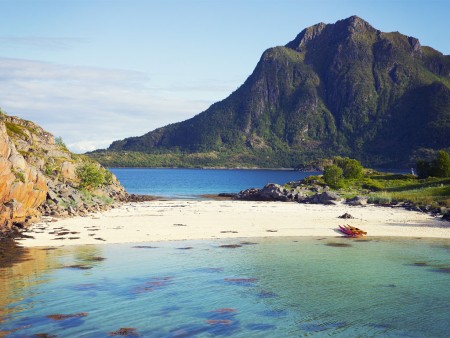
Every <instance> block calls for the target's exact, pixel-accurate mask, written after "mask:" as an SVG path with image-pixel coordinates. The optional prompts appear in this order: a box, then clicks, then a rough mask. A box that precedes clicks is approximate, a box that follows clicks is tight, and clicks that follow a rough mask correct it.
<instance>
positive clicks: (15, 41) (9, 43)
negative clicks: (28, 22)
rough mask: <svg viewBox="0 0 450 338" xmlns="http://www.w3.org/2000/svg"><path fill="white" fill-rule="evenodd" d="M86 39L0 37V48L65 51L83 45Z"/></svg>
mask: <svg viewBox="0 0 450 338" xmlns="http://www.w3.org/2000/svg"><path fill="white" fill-rule="evenodd" d="M86 41H87V40H86V39H82V38H67V37H64V38H63V37H43V36H0V46H1V47H2V48H8V47H11V48H17V47H33V48H39V49H66V48H69V47H71V46H72V45H74V44H79V43H84V42H86Z"/></svg>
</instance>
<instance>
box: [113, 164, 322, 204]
mask: <svg viewBox="0 0 450 338" xmlns="http://www.w3.org/2000/svg"><path fill="white" fill-rule="evenodd" d="M110 170H111V171H112V172H113V173H114V174H115V175H116V176H117V178H118V179H119V180H120V182H121V183H122V185H123V186H124V187H125V189H126V190H127V191H128V192H129V193H131V194H142V195H154V196H164V197H177V198H196V197H198V196H199V195H204V194H218V193H222V192H228V193H238V192H239V191H241V190H244V189H247V188H262V187H263V186H264V185H266V184H267V183H278V184H284V183H286V182H289V181H297V180H300V179H302V178H305V177H306V176H309V175H313V174H317V173H306V172H300V171H293V170H238V169H230V170H227V169H224V170H221V169H149V168H146V169H136V168H110Z"/></svg>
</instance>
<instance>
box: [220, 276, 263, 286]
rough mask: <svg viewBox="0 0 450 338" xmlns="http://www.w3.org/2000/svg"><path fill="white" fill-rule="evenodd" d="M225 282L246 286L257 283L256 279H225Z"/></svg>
mask: <svg viewBox="0 0 450 338" xmlns="http://www.w3.org/2000/svg"><path fill="white" fill-rule="evenodd" d="M224 280H225V282H228V283H233V284H240V285H248V284H253V283H256V282H257V281H258V279H257V278H225V279H224Z"/></svg>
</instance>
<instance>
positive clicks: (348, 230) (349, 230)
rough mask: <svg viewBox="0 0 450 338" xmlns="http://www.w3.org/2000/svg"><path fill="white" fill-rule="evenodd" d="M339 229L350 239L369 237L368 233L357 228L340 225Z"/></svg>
mask: <svg viewBox="0 0 450 338" xmlns="http://www.w3.org/2000/svg"><path fill="white" fill-rule="evenodd" d="M339 229H340V230H341V232H342V233H343V234H345V235H347V236H350V237H361V236H365V235H367V232H365V231H362V230H361V229H358V228H356V227H352V226H351V225H339Z"/></svg>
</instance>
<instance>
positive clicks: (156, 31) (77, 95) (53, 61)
mask: <svg viewBox="0 0 450 338" xmlns="http://www.w3.org/2000/svg"><path fill="white" fill-rule="evenodd" d="M0 13H1V20H0V22H1V26H0V107H1V109H2V110H3V111H5V112H6V113H8V114H9V115H14V116H19V117H21V118H24V119H27V120H31V121H33V122H35V123H37V124H39V125H41V126H42V127H43V128H44V129H46V130H47V131H49V132H51V133H53V134H54V135H55V136H59V137H62V138H63V140H64V142H65V143H66V145H67V146H68V147H69V149H70V150H72V151H74V152H77V153H83V152H86V151H91V150H94V149H99V148H106V147H108V146H109V144H110V143H111V142H112V141H114V140H118V139H123V138H126V137H130V136H140V135H143V134H145V133H147V132H149V131H151V130H154V129H156V128H158V127H162V126H164V125H167V124H169V123H175V122H179V121H183V120H186V119H188V118H190V117H192V116H194V115H196V114H198V113H201V112H202V111H204V110H206V109H207V108H208V107H209V106H210V105H211V104H213V103H214V102H217V101H220V100H222V99H224V98H226V97H227V96H228V95H229V94H231V93H232V92H233V91H234V90H236V89H237V88H238V87H239V86H240V85H241V84H242V83H243V82H244V81H245V80H246V78H247V77H248V76H249V75H250V74H251V73H252V71H253V69H254V68H255V66H256V64H257V62H258V61H259V58H260V57H261V55H262V53H263V52H264V50H266V49H267V48H270V47H274V46H279V45H285V44H286V43H288V42H289V41H291V40H293V39H294V38H295V37H296V35H297V34H298V33H300V32H301V31H302V30H303V29H304V28H306V27H309V26H311V25H314V24H316V23H319V22H324V23H334V22H336V21H338V20H341V19H345V18H347V17H349V16H352V15H358V16H359V17H361V18H363V19H364V20H366V21H368V22H369V23H370V24H371V25H372V26H373V27H375V28H376V29H379V30H381V31H384V32H391V31H399V32H401V33H402V34H405V35H408V36H414V37H416V38H418V39H419V40H420V42H421V44H422V45H427V46H431V47H433V48H435V49H437V50H439V51H440V52H442V53H444V54H446V55H449V54H450V26H449V24H448V22H449V19H450V17H449V13H450V0H357V1H354V0H0Z"/></svg>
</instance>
